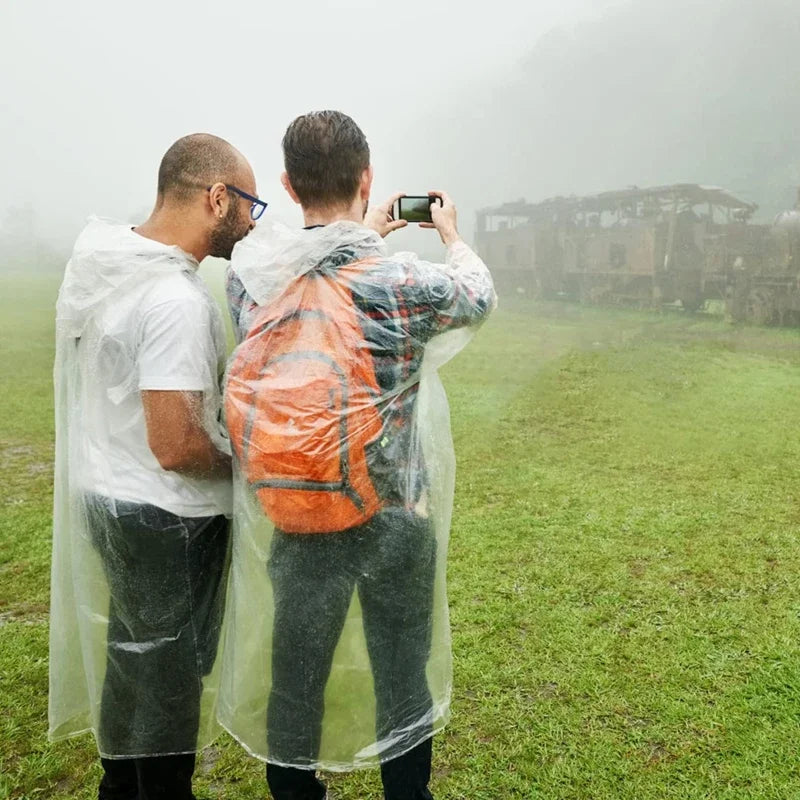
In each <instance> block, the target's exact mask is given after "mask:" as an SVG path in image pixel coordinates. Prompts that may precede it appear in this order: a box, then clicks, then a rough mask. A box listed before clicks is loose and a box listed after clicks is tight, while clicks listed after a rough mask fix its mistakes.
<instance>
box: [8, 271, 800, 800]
mask: <svg viewBox="0 0 800 800" xmlns="http://www.w3.org/2000/svg"><path fill="white" fill-rule="evenodd" d="M55 288H56V282H55V280H54V279H38V280H36V279H31V278H20V277H8V276H6V277H0V364H1V365H2V370H0V388H1V389H2V392H1V393H0V397H2V402H3V406H4V413H3V414H2V415H0V479H2V492H1V493H0V504H2V516H0V710H1V712H2V713H0V798H31V800H33V798H37V800H38V798H53V800H55V799H56V798H58V799H59V800H65V799H66V798H79V799H80V798H84V799H86V800H88V798H92V797H95V796H96V788H95V787H96V783H97V780H98V779H99V770H98V765H97V764H96V763H95V761H96V759H95V751H94V746H93V742H92V741H91V739H89V738H87V737H83V738H81V739H77V740H73V741H72V742H70V743H68V744H59V745H55V746H53V745H49V744H48V743H47V742H46V739H45V730H46V701H47V697H46V695H47V614H48V568H49V563H48V559H49V536H50V502H51V479H52V473H51V460H52V438H53V426H52V401H51V385H50V373H51V363H52V357H53V349H52V339H53V320H52V303H53V299H54V292H55ZM444 373H445V380H446V384H447V387H448V390H449V394H450V399H451V409H452V417H453V429H454V436H455V440H456V452H457V455H458V460H459V474H458V480H457V494H456V508H455V514H454V524H453V531H452V542H451V553H450V567H449V581H450V598H451V608H452V624H453V639H454V642H453V646H454V654H455V682H456V688H455V696H454V705H453V722H452V724H451V725H450V726H449V728H448V729H447V730H446V731H445V733H444V734H443V735H441V736H440V737H437V739H436V741H435V778H434V782H433V791H434V795H435V796H436V798H437V800H503V799H504V798H541V799H542V800H664V799H665V798H675V799H676V800H677V799H678V798H680V800H690V799H691V800H694V799H697V800H700V798H725V799H728V798H730V799H731V800H733V798H737V799H738V798H747V799H748V800H749V798H754V799H755V798H763V799H764V800H767V799H769V800H786V799H787V798H800V758H799V757H798V754H799V753H800V557H798V533H799V532H800V511H799V509H800V483H799V482H798V478H800V470H799V469H798V465H800V403H798V397H800V332H797V331H785V330H784V331H779V330H762V329H755V328H734V327H731V326H729V325H727V324H726V323H724V322H723V321H721V320H712V319H704V318H692V317H685V316H680V315H658V314H649V313H640V312H623V311H610V310H599V309H586V308H583V309H581V308H576V307H572V306H564V305H537V306H532V307H530V308H527V309H524V310H523V309H522V308H517V309H516V310H509V309H505V310H501V311H500V312H498V313H497V315H496V316H495V317H494V318H493V320H492V321H491V322H490V323H489V324H488V325H487V326H486V327H485V328H484V329H483V331H481V333H480V335H479V336H478V337H477V338H476V340H475V342H474V343H473V346H472V347H471V349H469V350H467V351H466V352H465V353H464V354H462V355H461V356H460V357H459V358H458V359H457V360H456V361H455V362H453V363H452V364H450V365H448V367H447V368H446V370H445V371H444ZM196 783H197V791H198V794H199V796H200V797H204V798H205V797H219V798H227V799H229V800H245V798H247V799H250V798H253V799H255V798H262V797H265V796H266V787H265V783H264V781H263V773H262V768H261V766H260V764H258V763H257V762H254V761H252V760H249V759H248V758H246V757H245V756H244V755H243V753H242V751H241V750H240V749H239V748H238V746H236V745H235V744H233V743H232V742H231V741H230V740H228V739H221V740H220V741H219V742H218V744H217V745H216V746H215V747H214V748H212V749H210V750H209V751H207V752H206V753H205V754H204V755H203V757H202V759H201V764H200V766H199V769H198V779H197V782H196ZM330 787H331V796H332V798H334V799H335V800H356V798H368V797H370V798H377V797H379V796H381V795H380V793H379V788H378V787H379V782H378V780H377V775H376V774H375V773H374V772H369V773H359V774H355V775H349V776H332V777H331V779H330Z"/></svg>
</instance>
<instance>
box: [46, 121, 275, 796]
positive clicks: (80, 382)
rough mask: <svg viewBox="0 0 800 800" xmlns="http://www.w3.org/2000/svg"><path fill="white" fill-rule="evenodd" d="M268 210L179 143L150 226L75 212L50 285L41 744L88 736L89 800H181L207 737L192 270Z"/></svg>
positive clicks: (212, 564)
mask: <svg viewBox="0 0 800 800" xmlns="http://www.w3.org/2000/svg"><path fill="white" fill-rule="evenodd" d="M265 207H266V204H265V203H263V201H261V200H259V199H258V197H257V194H256V184H255V178H254V177H253V172H252V170H251V168H250V165H249V164H248V163H247V161H246V159H245V158H244V157H243V156H242V155H241V153H239V152H238V151H237V150H236V149H234V148H233V147H232V146H231V145H230V144H229V143H228V142H226V141H225V140H223V139H220V138H218V137H216V136H211V135H209V134H195V135H192V136H186V137H184V138H182V139H179V140H178V141H177V142H175V143H174V144H173V145H172V147H170V148H169V150H168V151H167V152H166V154H165V155H164V157H163V160H162V162H161V166H160V169H159V173H158V194H157V200H156V205H155V208H154V210H153V212H152V214H151V215H150V217H149V219H147V221H146V222H144V223H143V224H141V225H139V226H136V227H132V226H130V225H121V224H114V223H109V222H107V221H101V220H98V219H92V220H90V222H89V224H88V226H87V227H86V229H85V230H84V231H83V233H82V234H81V235H80V237H79V238H78V241H77V243H76V245H75V250H74V252H73V255H72V258H71V260H70V262H69V264H68V265H67V269H66V273H65V277H64V282H63V284H62V286H61V291H60V293H59V299H58V305H57V337H56V338H57V356H56V370H55V380H56V436H57V464H56V485H55V495H56V497H55V512H54V546H53V567H52V613H51V636H50V654H51V662H50V664H51V670H50V735H51V738H52V739H60V738H64V737H67V736H70V735H74V734H77V733H81V732H83V731H87V730H91V731H92V732H93V733H94V735H95V738H96V741H97V745H98V750H99V752H100V756H101V760H102V765H103V771H104V774H103V778H102V781H101V783H100V788H99V798H100V800H133V799H134V798H136V800H153V799H154V798H169V799H170V800H190V799H191V798H192V797H193V794H192V786H191V784H192V774H193V771H194V764H195V753H196V751H197V750H198V749H199V748H201V747H203V746H205V745H206V744H208V742H209V741H210V740H211V739H212V738H213V736H214V734H215V731H216V728H215V723H214V707H213V700H214V698H215V697H216V690H215V686H213V685H212V684H213V681H209V679H208V677H207V676H208V675H209V674H210V673H211V669H212V667H213V664H214V661H215V658H216V651H217V642H218V639H219V631H220V624H221V612H222V606H223V597H224V589H225V574H226V562H227V553H228V538H229V534H228V518H229V517H230V515H231V485H230V455H229V452H230V450H229V447H228V443H227V439H226V437H225V434H224V432H223V430H222V427H221V424H220V415H219V408H220V389H219V379H220V375H221V373H222V370H223V367H224V364H225V347H224V337H223V327H222V322H221V318H220V314H219V309H218V307H217V305H216V303H215V302H214V301H213V299H212V298H211V297H210V295H209V293H208V291H207V289H206V287H205V285H204V283H203V281H202V280H201V279H200V278H199V277H198V275H197V268H198V266H199V264H200V262H201V261H202V260H203V259H204V258H205V257H206V256H217V257H220V258H226V259H227V258H230V255H231V251H232V250H233V246H234V244H235V243H236V242H237V241H239V240H240V239H242V238H243V237H244V236H246V235H247V234H248V233H249V232H250V230H252V228H253V227H254V225H255V220H256V219H257V218H258V217H259V216H260V215H261V213H262V212H263V210H264V208H265Z"/></svg>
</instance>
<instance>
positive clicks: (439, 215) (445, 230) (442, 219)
mask: <svg viewBox="0 0 800 800" xmlns="http://www.w3.org/2000/svg"><path fill="white" fill-rule="evenodd" d="M428 196H429V197H435V198H437V199H438V200H439V202H438V203H433V204H432V205H431V207H430V210H431V221H430V222H422V223H420V228H436V230H437V231H438V232H439V237H440V238H441V240H442V243H443V244H446V245H451V244H453V243H454V242H457V241H458V240H459V239H460V238H461V236H460V234H459V233H458V227H457V226H456V220H457V218H456V207H455V204H454V203H453V201H452V199H451V198H450V195H449V194H447V192H439V191H435V192H428Z"/></svg>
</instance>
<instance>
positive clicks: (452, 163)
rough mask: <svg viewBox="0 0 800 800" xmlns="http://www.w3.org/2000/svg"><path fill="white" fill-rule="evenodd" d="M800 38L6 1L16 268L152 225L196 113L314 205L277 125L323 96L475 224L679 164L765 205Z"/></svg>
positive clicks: (344, 5) (410, 14) (707, 15)
mask: <svg viewBox="0 0 800 800" xmlns="http://www.w3.org/2000/svg"><path fill="white" fill-rule="evenodd" d="M799 33H800V15H798V13H797V11H796V8H795V7H794V6H793V4H792V3H791V2H789V0H764V2H762V3H759V4H753V3H750V2H746V1H745V0H718V1H717V2H714V3H703V4H697V3H691V2H688V0H679V1H678V2H674V3H670V4H668V5H665V4H663V3H659V2H655V1H654V0H627V2H626V1H625V0H544V1H543V2H538V3H535V4H533V3H523V2H517V1H515V0H496V2H493V3H485V2H476V0H468V1H467V2H460V3H454V2H449V3H436V2H427V3H425V2H419V1H418V0H410V2H405V3H398V4H393V5H390V4H383V5H379V4H375V3H368V2H364V0H348V2H340V3H336V4H327V3H320V2H306V3H303V4H293V5H290V4H281V5H280V6H279V5H276V4H273V3H266V2H261V3H257V2H254V1H252V0H238V1H237V2H231V3H228V4H224V5H223V4H211V3H206V2H191V3H189V2H170V3H157V2H153V1H152V0H145V1H144V2H138V3H136V4H121V3H113V2H100V0H84V1H83V2H81V3H79V4H64V3H57V2H54V0H47V2H44V3H39V4H32V3H22V2H11V1H10V0H8V1H7V2H5V3H4V4H3V7H2V11H0V44H2V47H0V68H1V69H2V74H3V76H4V79H3V83H2V93H3V98H2V99H3V108H4V113H3V118H2V123H0V125H2V128H0V139H1V140H2V149H1V150H0V152H2V153H3V154H4V159H3V160H4V165H3V176H4V178H5V191H4V193H3V199H2V200H1V201H0V235H1V236H2V237H3V238H2V242H3V244H2V246H3V249H4V250H5V254H4V257H3V258H2V266H0V268H3V267H4V266H8V265H9V264H11V263H12V262H13V260H14V259H13V257H12V255H11V251H12V250H13V251H19V250H20V248H22V249H24V247H23V244H24V242H25V240H32V239H33V240H35V241H36V242H37V244H36V247H35V248H33V250H31V248H30V247H29V248H28V251H27V252H26V255H25V257H26V259H27V258H33V259H36V258H39V257H41V251H42V250H41V249H42V247H45V248H53V249H55V250H56V251H58V252H61V251H63V250H65V249H66V248H67V247H68V244H69V242H70V241H71V240H72V239H74V237H75V235H76V234H77V232H78V231H79V229H80V227H81V225H82V222H83V220H84V219H85V217H86V216H87V215H89V214H91V213H97V214H100V215H102V216H108V217H114V218H119V219H128V220H132V221H136V220H140V219H141V218H142V217H143V216H144V215H145V214H146V213H147V212H148V210H149V208H150V207H151V205H152V202H153V199H154V192H155V176H156V170H157V166H158V162H159V160H160V158H161V155H162V154H163V152H164V151H165V150H166V148H167V147H168V146H169V144H170V143H171V142H172V141H174V140H175V139H176V138H178V137H180V136H182V135H184V134H186V133H190V132H194V131H209V132H212V133H216V134H218V135H220V136H223V137H225V138H227V139H229V140H230V141H231V142H232V143H233V144H235V145H236V146H237V147H238V148H239V149H241V150H242V151H243V152H244V153H245V155H246V156H247V157H248V158H249V159H250V161H251V163H252V165H253V167H254V170H255V173H256V177H257V180H258V188H259V193H260V195H261V196H262V197H264V198H265V199H266V200H268V201H269V202H270V210H269V212H268V213H271V214H273V215H276V216H278V217H279V218H282V219H285V220H286V221H287V222H296V221H299V215H298V213H297V210H296V209H295V208H294V207H293V206H292V204H291V203H290V201H289V200H288V198H287V197H286V196H285V194H284V192H283V190H282V189H281V187H280V185H279V184H278V175H279V173H280V171H281V168H282V164H281V154H280V138H281V136H282V133H283V131H284V130H285V127H286V125H287V124H288V122H289V121H291V119H292V118H293V117H294V116H296V115H297V114H299V113H302V112H305V111H308V110H311V109H315V108H323V107H334V108H340V109H342V110H344V111H346V112H347V113H349V114H351V115H352V116H353V117H354V118H355V119H356V121H357V122H358V123H359V124H360V125H361V127H362V128H363V129H364V131H365V133H366V134H367V137H368V139H369V141H370V145H371V148H372V153H373V164H374V167H375V172H376V178H375V186H374V197H376V198H379V197H381V196H383V195H388V194H389V193H390V192H392V191H395V190H405V191H408V192H409V193H414V192H420V191H426V190H428V189H431V188H445V189H448V190H450V191H451V192H452V193H453V194H454V195H455V199H456V201H457V204H458V206H459V208H460V210H461V216H462V226H463V228H464V229H465V232H466V233H467V235H468V236H470V234H471V228H472V225H473V221H474V212H475V211H476V210H477V209H478V208H480V207H482V206H486V205H490V204H495V203H500V202H503V201H505V200H512V199H517V198H520V197H525V198H526V199H528V200H530V201H535V200H540V199H543V198H544V197H546V196H550V195H554V194H570V193H587V192H595V191H602V190H606V189H616V188H620V187H624V186H628V185H631V184H638V185H647V184H661V183H669V182H672V181H691V182H698V183H712V184H714V183H716V184H722V185H725V186H726V188H729V189H731V190H732V191H734V192H737V193H739V194H741V195H743V196H744V197H745V199H747V200H751V201H755V202H757V203H759V205H760V206H761V207H762V213H763V214H765V215H766V216H769V215H770V214H774V213H775V212H776V211H778V210H780V209H781V208H784V207H787V206H788V205H791V204H792V202H793V197H794V191H795V188H794V187H795V186H796V185H797V184H798V183H800V155H798V154H800V142H798V130H800V126H798V124H797V123H798V122H800V112H798V111H797V106H796V103H795V102H794V97H793V93H794V89H795V87H796V86H797V85H800V84H799V83H798V79H800V57H798V56H797V54H796V47H795V43H796V41H797V37H798V34H799ZM424 236H425V235H424V234H423V233H422V232H420V231H414V232H409V233H404V234H403V236H400V237H398V240H397V243H398V245H408V244H411V245H414V246H416V245H417V244H418V243H421V242H423V240H424V241H428V240H427V239H424ZM48 252H49V250H48ZM31 253H33V255H31Z"/></svg>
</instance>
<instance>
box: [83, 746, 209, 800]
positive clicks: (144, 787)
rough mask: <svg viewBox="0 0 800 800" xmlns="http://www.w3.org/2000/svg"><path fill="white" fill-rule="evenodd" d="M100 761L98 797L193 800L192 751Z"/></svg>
mask: <svg viewBox="0 0 800 800" xmlns="http://www.w3.org/2000/svg"><path fill="white" fill-rule="evenodd" d="M100 760H101V762H102V764H103V771H104V774H103V780H102V781H100V790H99V792H98V795H97V796H98V798H99V800H194V795H193V794H192V775H193V773H194V761H195V754H194V753H188V754H183V755H179V756H155V757H153V758H122V759H116V758H114V759H110V758H101V759H100Z"/></svg>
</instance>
